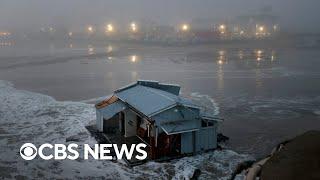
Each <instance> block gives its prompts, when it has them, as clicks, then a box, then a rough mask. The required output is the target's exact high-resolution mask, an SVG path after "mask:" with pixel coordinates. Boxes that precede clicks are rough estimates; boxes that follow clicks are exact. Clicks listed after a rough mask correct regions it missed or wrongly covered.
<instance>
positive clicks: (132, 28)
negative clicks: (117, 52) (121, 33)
mask: <svg viewBox="0 0 320 180" xmlns="http://www.w3.org/2000/svg"><path fill="white" fill-rule="evenodd" d="M130 28H131V31H133V32H136V31H137V25H136V23H134V22H132V23H131V24H130Z"/></svg>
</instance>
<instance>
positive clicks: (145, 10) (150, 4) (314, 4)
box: [0, 0, 320, 32]
mask: <svg viewBox="0 0 320 180" xmlns="http://www.w3.org/2000/svg"><path fill="white" fill-rule="evenodd" d="M319 5H320V1H316V0H307V1H301V0H282V1H277V0H270V1H263V0H225V1H222V0H202V1H201V2H200V1H198V2H195V1H192V0H173V1H165V2H164V1H150V0H122V1H116V0H108V1H103V0H95V1H89V0H68V1H64V0H56V1H54V2H53V1H49V0H28V1H27V0H2V1H1V6H0V30H2V29H10V30H16V29H26V30H36V29H39V28H40V27H43V26H50V25H64V26H66V27H68V28H80V27H82V26H84V25H88V24H93V25H94V24H103V23H105V22H110V21H112V22H117V23H126V22H130V21H132V20H138V21H141V20H144V19H145V20H151V21H155V22H157V23H159V24H168V25H174V24H177V23H181V22H191V21H192V20H193V19H197V18H206V19H207V18H208V19H211V18H221V19H232V18H234V17H236V16H240V15H250V14H255V13H259V12H260V11H261V9H262V8H263V7H269V9H270V11H271V14H272V15H275V16H278V17H279V22H280V26H281V27H282V29H284V30H286V31H292V32H320V24H318V23H316V19H317V18H318V16H319V14H320V13H319V10H318V7H320V6H319Z"/></svg>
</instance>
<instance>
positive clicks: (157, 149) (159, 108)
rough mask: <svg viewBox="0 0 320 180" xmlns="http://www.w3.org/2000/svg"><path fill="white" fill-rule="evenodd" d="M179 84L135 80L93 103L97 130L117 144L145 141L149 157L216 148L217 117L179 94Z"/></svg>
mask: <svg viewBox="0 0 320 180" xmlns="http://www.w3.org/2000/svg"><path fill="white" fill-rule="evenodd" d="M179 94H180V86H178V85H171V84H162V83H159V82H154V81H138V82H136V83H134V84H131V85H128V86H126V87H123V88H121V89H118V90H116V91H115V92H114V94H113V95H112V96H111V97H110V98H108V99H106V100H104V101H102V102H100V103H98V104H96V113H97V129H98V131H99V132H102V133H103V134H105V136H106V137H107V138H108V139H109V140H110V141H111V142H112V143H118V144H124V143H125V144H127V145H130V144H137V143H145V144H146V145H147V147H148V149H147V152H148V158H149V159H160V158H165V157H177V156H180V155H186V154H193V153H197V152H200V151H206V150H211V149H215V148H216V147H217V127H218V122H220V121H221V119H219V118H217V117H215V115H213V114H212V112H211V113H210V112H206V110H205V108H203V107H201V106H199V105H197V104H195V103H194V102H192V101H191V100H189V99H186V98H184V97H181V96H180V95H179Z"/></svg>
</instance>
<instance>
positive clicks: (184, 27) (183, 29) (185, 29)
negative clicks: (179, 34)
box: [181, 24, 189, 31]
mask: <svg viewBox="0 0 320 180" xmlns="http://www.w3.org/2000/svg"><path fill="white" fill-rule="evenodd" d="M181 29H182V31H188V30H189V25H188V24H183V25H182V26H181Z"/></svg>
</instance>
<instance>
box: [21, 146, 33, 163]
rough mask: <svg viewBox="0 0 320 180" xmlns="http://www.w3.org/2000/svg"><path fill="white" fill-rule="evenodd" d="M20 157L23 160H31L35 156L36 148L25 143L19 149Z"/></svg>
mask: <svg viewBox="0 0 320 180" xmlns="http://www.w3.org/2000/svg"><path fill="white" fill-rule="evenodd" d="M20 155H21V157H22V158H23V159H24V160H28V161H29V160H32V159H34V158H35V157H36V156H37V148H36V146H35V145H33V144H31V143H25V144H23V145H22V146H21V148H20Z"/></svg>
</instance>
